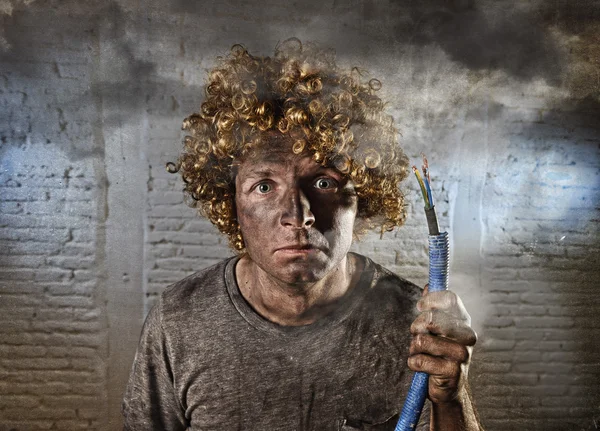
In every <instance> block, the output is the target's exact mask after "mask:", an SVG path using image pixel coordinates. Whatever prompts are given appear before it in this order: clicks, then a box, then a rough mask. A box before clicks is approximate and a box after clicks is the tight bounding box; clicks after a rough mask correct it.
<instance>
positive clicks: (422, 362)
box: [408, 354, 460, 379]
mask: <svg viewBox="0 0 600 431" xmlns="http://www.w3.org/2000/svg"><path fill="white" fill-rule="evenodd" d="M408 368H410V369H411V370H413V371H421V372H423V373H427V374H429V375H430V376H437V377H440V378H443V379H458V377H459V375H460V364H458V363H457V362H454V361H449V360H447V359H444V358H437V357H435V356H430V355H424V354H418V355H412V356H409V357H408Z"/></svg>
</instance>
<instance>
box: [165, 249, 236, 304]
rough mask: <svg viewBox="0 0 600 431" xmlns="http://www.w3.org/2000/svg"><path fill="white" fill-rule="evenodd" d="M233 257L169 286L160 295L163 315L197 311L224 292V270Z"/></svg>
mask: <svg viewBox="0 0 600 431" xmlns="http://www.w3.org/2000/svg"><path fill="white" fill-rule="evenodd" d="M232 259H234V258H233V257H231V258H228V259H224V260H222V261H221V262H218V263H216V264H214V265H212V266H209V267H207V268H204V269H202V270H200V271H197V272H195V273H193V274H191V275H189V276H187V277H185V278H183V279H181V280H179V281H177V282H175V283H173V284H171V285H169V286H168V287H167V288H166V289H165V290H164V291H163V292H162V294H161V296H160V302H161V308H162V311H163V313H169V312H174V311H179V312H181V311H185V310H186V309H192V308H194V309H197V308H198V307H201V306H202V305H203V304H206V303H210V302H211V301H212V300H214V299H215V298H216V297H219V296H221V297H222V296H223V295H224V294H225V292H226V284H225V283H226V282H225V269H226V267H227V264H228V263H229V262H230V261H231V260H232Z"/></svg>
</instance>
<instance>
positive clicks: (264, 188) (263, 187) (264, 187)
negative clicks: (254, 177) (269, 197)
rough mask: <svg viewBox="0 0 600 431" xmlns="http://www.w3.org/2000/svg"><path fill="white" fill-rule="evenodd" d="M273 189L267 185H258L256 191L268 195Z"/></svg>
mask: <svg viewBox="0 0 600 431" xmlns="http://www.w3.org/2000/svg"><path fill="white" fill-rule="evenodd" d="M272 189H273V187H271V184H268V183H260V184H259V185H258V186H257V187H256V190H258V192H259V193H263V194H264V193H269V192H270V191H271V190H272Z"/></svg>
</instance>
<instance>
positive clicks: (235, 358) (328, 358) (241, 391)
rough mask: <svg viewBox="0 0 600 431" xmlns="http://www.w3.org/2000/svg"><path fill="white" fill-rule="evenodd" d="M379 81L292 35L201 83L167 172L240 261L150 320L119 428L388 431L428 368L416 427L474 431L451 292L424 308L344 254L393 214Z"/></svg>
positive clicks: (417, 293) (214, 270) (167, 298)
mask: <svg viewBox="0 0 600 431" xmlns="http://www.w3.org/2000/svg"><path fill="white" fill-rule="evenodd" d="M379 87H380V83H379V81H377V80H371V81H369V82H368V83H366V84H365V83H362V82H361V80H360V75H359V74H358V73H356V71H355V70H353V71H352V72H351V73H350V74H343V73H342V72H340V71H339V69H338V68H337V67H336V66H335V63H334V61H333V57H332V55H331V53H329V52H323V51H320V50H319V49H317V48H316V47H315V46H311V45H307V46H302V44H301V43H300V42H299V41H297V40H296V39H292V40H289V41H286V42H285V43H284V44H282V45H281V46H280V47H279V48H278V50H277V51H276V54H275V56H274V57H273V58H269V57H255V56H252V55H250V54H249V53H248V52H247V51H246V50H245V49H244V48H243V47H241V46H235V47H234V48H233V49H232V53H231V55H230V56H228V57H227V58H225V59H223V60H222V61H221V63H220V64H219V66H218V67H216V68H215V69H214V70H212V71H211V72H210V74H209V82H208V84H207V87H206V93H207V99H206V101H205V102H204V103H203V104H202V107H201V112H200V113H199V114H194V115H192V116H191V117H189V118H188V119H186V121H185V122H184V128H185V129H186V130H188V131H189V132H190V136H188V137H186V140H185V143H184V144H185V150H184V153H183V154H182V156H181V157H180V159H179V162H178V166H177V170H178V171H180V172H181V175H182V177H183V180H184V182H185V191H186V192H187V193H188V194H189V195H190V196H191V197H192V198H193V199H194V200H195V201H197V204H198V208H199V209H200V210H201V212H202V213H203V214H204V215H206V216H207V217H208V218H209V219H210V220H211V221H212V222H213V223H214V224H215V225H216V226H217V227H218V228H219V229H220V231H221V232H223V233H224V234H226V235H228V237H229V239H230V243H231V245H232V247H233V248H234V249H235V250H237V251H238V252H239V253H238V255H237V256H236V257H235V258H231V259H228V260H226V261H224V262H222V263H220V264H217V265H215V266H213V267H211V268H208V269H205V270H203V271H200V272H198V273H196V274H194V275H192V276H190V277H187V278H186V279H184V280H182V281H180V282H178V283H175V284H174V285H173V286H171V287H169V288H168V289H167V290H166V291H165V292H164V293H163V295H162V296H161V298H160V301H159V302H158V304H157V305H156V306H155V307H154V308H153V309H152V311H151V312H150V314H149V315H148V318H147V320H146V323H145V325H144V329H143V332H142V337H141V341H140V345H139V347H138V351H137V353H136V357H135V362H134V366H133V369H132V373H131V377H130V381H129V384H128V387H127V391H126V394H125V400H124V403H123V413H124V416H125V428H126V429H131V430H138V429H140V430H141V429H161V430H184V429H192V430H232V429H238V430H353V429H362V430H388V429H394V427H395V424H396V421H397V419H398V414H399V411H400V410H401V407H402V403H403V400H404V397H405V396H406V392H407V388H408V386H409V384H410V379H411V375H412V373H410V371H409V368H410V369H411V370H414V371H424V372H427V373H430V374H431V378H430V384H429V394H428V395H429V396H428V398H429V400H430V401H429V402H428V405H427V406H426V411H425V412H424V414H423V415H422V418H421V422H420V424H419V426H418V428H417V429H421V430H423V429H429V428H430V429H433V430H442V429H443V430H478V429H480V426H479V424H478V421H477V419H476V415H475V412H474V409H473V406H472V404H471V399H470V396H469V393H468V388H467V370H468V365H469V361H470V355H471V349H472V346H473V344H474V343H475V340H476V335H475V333H474V332H473V330H472V329H471V328H470V326H469V321H470V318H469V316H468V314H467V313H466V311H465V310H464V307H463V306H462V303H461V301H460V299H459V298H458V297H457V296H456V295H455V294H453V293H451V292H435V293H432V294H429V295H425V296H423V297H422V298H421V290H420V289H419V288H418V287H416V286H415V285H413V284H411V283H410V282H408V281H406V280H404V279H402V278H399V277H398V276H396V275H394V274H392V273H390V272H389V271H387V270H385V269H384V268H382V267H380V266H379V265H377V264H375V263H374V262H373V261H371V260H370V259H368V258H366V257H364V256H360V255H358V254H354V253H350V252H349V249H350V246H351V243H352V240H353V237H354V236H356V235H358V234H360V233H361V232H364V231H365V230H366V229H367V228H369V227H372V226H375V225H378V226H380V227H381V229H382V230H383V229H385V230H391V229H393V228H394V227H395V226H400V225H401V224H402V223H403V222H404V219H405V211H404V206H403V197H402V195H401V193H400V191H399V188H398V183H399V182H400V181H401V180H403V179H404V178H405V177H406V176H407V172H408V170H407V167H408V163H407V158H406V156H405V155H404V154H403V152H402V151H401V149H400V148H399V147H398V144H397V141H396V135H397V133H396V130H395V129H394V127H393V124H392V122H391V121H390V120H389V117H387V116H385V115H384V114H383V104H382V102H381V99H380V98H379V97H377V96H375V94H374V93H375V92H376V91H377V90H378V89H379ZM420 298H421V299H420ZM415 306H416V308H417V309H418V311H419V312H420V313H419V314H418V315H417V316H416V318H415V314H416V310H415ZM411 333H412V335H413V336H414V337H413V338H412V341H411Z"/></svg>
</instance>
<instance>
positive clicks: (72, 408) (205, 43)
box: [0, 0, 600, 430]
mask: <svg viewBox="0 0 600 431" xmlns="http://www.w3.org/2000/svg"><path fill="white" fill-rule="evenodd" d="M312 3H313V4H312V5H311V7H306V5H292V6H289V5H288V6H286V7H282V6H281V3H277V2H275V1H271V0H269V1H267V2H236V1H223V2H220V3H218V4H214V5H210V6H205V7H202V8H195V7H191V6H189V5H188V3H185V2H179V1H172V2H167V3H161V4H158V3H154V2H152V1H145V2H143V4H140V3H139V2H137V3H132V2H128V1H121V2H112V3H102V4H98V3H97V2H74V1H73V2H71V1H66V2H65V1H62V2H58V1H57V2H54V3H53V2H45V3H41V2H29V3H27V4H26V2H19V1H7V2H4V3H3V6H2V8H0V14H1V15H0V20H1V21H0V24H1V25H0V30H1V31H0V42H1V43H0V47H1V49H0V112H1V114H0V138H1V141H0V157H1V169H0V376H1V378H0V430H4V429H6V430H10V429H15V430H29V429H32V430H35V429H66V430H70V429H106V430H108V429H111V430H112V429H119V428H120V427H119V403H120V397H121V394H122V390H123V387H124V385H125V380H126V378H127V374H128V372H129V369H130V366H131V362H132V359H133V352H134V350H135V347H136V343H137V339H138V337H139V331H140V328H141V324H142V322H143V319H144V317H145V315H146V313H147V312H148V310H149V309H150V307H151V306H152V305H153V304H154V303H155V300H156V297H157V295H158V294H159V293H160V292H161V291H162V290H163V289H164V288H165V287H166V286H167V285H168V284H170V283H172V282H174V281H177V280H178V279H180V278H182V277H183V276H185V275H187V274H189V273H192V272H194V271H196V270H199V269H201V268H203V267H206V266H208V265H211V264H213V263H215V262H217V261H219V260H220V259H222V258H224V257H227V256H230V255H231V251H230V250H228V248H227V246H226V244H227V241H226V239H225V238H223V237H221V236H219V235H218V234H217V233H216V229H214V227H212V226H211V225H210V223H208V222H207V221H205V220H202V219H200V218H198V217H197V216H196V214H195V210H193V209H191V208H189V207H187V206H186V205H185V204H184V203H183V197H182V195H181V188H182V184H181V181H180V179H179V178H178V177H177V176H174V175H170V174H168V173H167V172H166V171H165V169H164V166H165V163H166V162H168V161H174V160H175V159H176V157H177V153H178V151H179V149H180V141H181V138H182V135H181V132H180V130H179V127H180V124H181V120H182V119H183V118H184V117H185V116H186V115H188V114H189V113H191V112H192V111H194V110H197V109H198V107H199V103H200V101H201V94H202V89H201V86H202V83H203V80H204V73H205V71H206V69H207V68H208V67H210V66H211V65H212V64H213V61H214V58H215V57H216V55H218V54H223V53H224V52H226V50H227V48H228V47H229V46H231V45H232V44H233V43H236V42H245V43H246V44H247V45H248V46H249V48H251V49H252V50H253V51H257V52H260V53H269V52H270V51H271V49H272V48H273V47H274V46H275V44H276V43H277V41H279V40H283V39H285V38H287V37H289V36H292V35H295V36H298V37H301V38H303V39H307V38H308V37H309V36H310V38H313V39H315V40H318V41H321V42H323V43H326V44H329V45H330V46H333V47H335V48H336V49H337V51H338V57H339V59H340V62H341V63H342V64H343V65H345V66H352V65H355V64H358V65H359V66H362V67H365V68H367V69H369V70H371V71H372V72H373V74H374V75H375V76H378V77H382V78H384V79H382V81H383V83H384V90H385V91H386V97H387V99H389V101H390V109H391V113H392V114H393V115H394V117H395V118H396V119H397V120H398V121H399V123H400V126H401V129H402V134H403V138H402V140H403V143H404V146H405V149H406V152H407V154H408V155H409V156H410V157H411V159H412V160H413V161H414V162H415V163H418V161H419V154H420V153H421V151H424V152H425V153H426V154H427V155H428V156H429V158H430V161H431V165H432V175H433V176H434V183H433V188H434V195H435V196H436V200H437V209H438V216H439V219H440V225H441V226H443V227H445V228H446V229H448V231H449V233H450V236H451V242H452V273H451V280H452V288H453V289H454V290H456V291H457V292H458V293H459V294H460V295H461V297H462V298H463V300H464V302H465V304H466V306H467V308H468V310H469V311H470V313H471V315H472V318H473V325H474V326H475V328H476V329H477V331H478V333H479V335H480V340H479V343H478V346H477V348H476V351H475V356H474V362H473V365H472V367H471V381H472V385H473V392H474V394H475V398H476V405H477V406H478V409H479V413H480V416H481V418H482V421H483V423H484V424H485V426H486V429H489V430H511V429H515V430H516V429H528V430H529V429H531V430H553V429H555V430H565V429H569V430H570V429H573V430H582V429H596V428H597V425H595V423H596V424H600V410H599V406H600V394H599V392H598V389H597V388H598V387H600V369H599V366H598V360H597V359H596V358H595V357H594V353H596V352H598V351H599V350H600V345H599V342H598V341H597V340H598V337H600V319H599V318H598V317H597V313H598V306H597V305H595V304H596V303H597V301H595V300H594V294H595V290H596V289H595V288H596V286H597V285H598V281H599V279H600V272H599V269H598V268H599V265H598V264H599V263H600V262H599V260H600V259H599V256H600V247H599V246H598V244H599V241H598V240H599V238H598V236H599V230H598V220H599V219H600V217H599V214H598V212H599V210H598V202H599V201H600V196H599V194H600V178H599V175H600V166H599V164H600V154H599V153H600V131H599V129H598V119H599V112H600V109H599V104H598V93H597V88H596V90H594V88H595V87H593V85H592V84H593V83H592V84H590V83H589V82H587V81H585V76H595V75H594V73H596V72H597V66H594V63H593V59H594V58H596V57H595V56H594V55H593V52H592V53H590V52H589V51H590V49H592V48H590V47H593V46H594V45H593V44H592V43H589V46H588V45H583V46H582V45H577V43H579V42H578V41H581V40H585V35H586V34H587V33H586V31H587V30H586V29H587V28H588V27H586V26H587V25H591V24H590V23H592V24H593V23H594V20H593V14H592V18H589V17H588V15H589V14H588V13H587V12H586V14H584V15H585V16H586V17H588V18H586V20H583V19H582V16H579V15H578V14H577V13H571V14H569V13H570V12H569V11H568V10H567V9H565V4H566V3H563V2H556V3H553V6H552V7H553V8H555V9H552V10H550V12H548V10H546V9H544V7H542V4H541V3H540V4H539V5H538V6H536V7H538V9H536V11H537V12H539V13H538V14H537V15H536V17H537V16H542V17H544V16H546V15H548V14H549V15H548V16H551V17H553V18H552V19H553V20H554V21H553V23H554V24H553V25H554V27H552V28H550V29H546V28H544V27H539V26H538V27H536V25H534V24H530V25H529V26H530V27H532V30H531V31H532V32H531V33H527V34H522V33H520V31H521V29H522V28H526V27H527V26H519V25H517V24H518V23H519V22H522V21H521V20H523V19H525V18H524V17H527V15H526V14H524V13H525V12H523V10H521V9H522V8H521V9H519V8H516V10H517V9H518V10H519V11H520V12H519V13H523V14H524V15H515V16H512V15H510V13H508V12H506V11H505V12H498V9H493V8H492V9H493V10H496V12H493V13H495V15H494V14H493V13H492V12H489V11H488V10H487V9H485V7H484V6H485V5H486V3H485V2H475V3H473V4H475V6H473V7H471V8H469V7H470V6H468V5H467V3H469V2H460V1H456V2H453V8H454V9H451V10H450V12H449V11H448V10H446V12H445V13H446V15H435V14H433V15H431V16H437V17H438V18H439V17H440V16H444V17H446V18H445V19H450V22H453V21H452V18H448V17H449V16H450V17H455V18H454V19H455V20H457V21H458V22H460V23H461V26H459V27H460V28H471V29H472V33H473V34H476V35H478V39H477V43H473V40H472V39H470V38H471V37H472V36H471V35H470V33H468V32H466V33H464V32H463V33H461V32H457V33H456V34H453V35H446V36H444V37H437V36H436V33H435V31H434V29H436V28H443V26H444V22H446V21H444V20H442V21H439V22H437V24H436V25H435V26H432V25H433V24H432V23H433V21H431V20H429V18H428V17H430V15H429V14H430V13H431V12H432V11H433V10H434V9H435V8H440V7H441V6H439V5H436V3H435V2H429V3H427V4H424V5H422V6H411V7H409V6H402V3H401V2H386V1H382V2H370V1H366V0H356V1H351V2H344V3H343V4H341V3H339V2H333V3H331V4H329V3H326V2H312ZM471 3H472V2H471ZM471 3H469V4H471ZM190 4H191V3H190ZM411 4H412V3H411ZM415 4H416V3H415ZM578 4H579V6H580V7H581V8H583V9H585V10H587V11H590V10H592V9H590V8H591V7H592V5H591V4H588V3H585V2H580V3H578ZM7 5H8V6H7ZM407 5H408V3H407ZM528 5H529V6H531V5H537V3H535V2H528ZM586 5H587V6H586ZM9 6H10V7H9ZM529 6H528V7H529ZM289 7H291V8H292V9H293V12H294V13H290V9H289ZM465 8H466V9H465ZM492 9H490V10H492ZM567 12H569V13H567ZM571 12H572V11H571ZM453 14H454V15H453ZM415 17H421V18H422V19H421V20H420V21H419V22H421V23H422V25H423V26H424V27H423V28H422V29H421V30H422V31H421V32H419V30H415V29H416V26H417V21H413V18H415ZM567 18H569V19H567ZM415 19H416V18H415ZM436 19H437V18H436ZM463 19H464V21H461V20H463ZM536 19H537V18H536ZM527 22H530V23H534V22H536V21H527ZM423 23H424V24H423ZM514 23H516V24H514ZM561 23H563V24H564V25H563V24H561ZM496 24H497V25H498V26H497V27H494V25H496ZM567 24H568V25H567ZM436 26H437V27H436ZM470 26H474V27H470ZM486 26H487V27H486ZM257 28H260V29H261V31H260V34H259V35H258V34H257V31H256V29H257ZM404 29H408V30H404ZM410 29H413V30H410ZM411 31H414V32H416V33H414V34H412V33H411ZM439 34H442V33H439ZM573 35H577V37H572V36H573ZM442 36H443V34H442ZM436 37H437V38H436ZM557 38H558V39H557ZM407 40H410V41H411V42H410V43H408V42H406V41H407ZM453 43H454V45H453ZM482 46H483V47H487V48H489V49H486V50H480V48H481V47H482ZM374 47H376V48H377V49H375V48H374ZM456 47H462V48H463V49H456ZM491 47H494V49H491ZM569 47H570V48H571V49H570V51H569V50H568V49H566V48H569ZM568 52H571V54H567V53H568ZM579 52H584V53H587V54H585V55H581V56H580V57H576V56H575V55H576V54H577V53H579ZM469 53H474V54H473V55H474V57H469V56H468V54H469ZM528 53H529V54H528ZM532 53H535V54H532ZM568 55H571V57H569V56H568ZM565 56H566V57H565ZM586 58H587V59H588V60H586ZM548 59H552V60H551V61H550V60H548ZM561 61H562V62H563V63H564V64H562V65H560V64H558V65H556V67H554V66H555V63H560V62H561ZM481 62H484V63H485V64H484V63H481ZM559 66H560V67H559ZM575 66H576V67H575ZM486 67H487V69H486ZM594 67H596V69H594ZM590 68H591V69H590ZM577 70H581V71H584V72H585V73H583V74H582V75H577V73H576V72H577ZM561 74H562V75H561ZM560 76H567V78H564V80H563V81H560V80H558V79H559V78H557V77H560ZM582 76H583V78H582ZM561 79H562V78H561ZM565 82H566V84H565ZM569 82H571V83H577V85H578V87H577V88H578V91H571V90H572V88H571V87H569V85H570V84H569ZM582 83H583V84H586V83H587V84H590V85H589V86H588V87H586V86H585V85H583V84H582ZM587 84H586V85H587ZM581 88H591V89H592V90H589V91H587V92H586V91H583V90H581ZM594 91H595V92H594ZM585 97H587V99H585V100H584V98H585ZM582 101H585V102H586V103H583V102H582ZM404 189H405V191H406V194H407V196H408V205H409V208H408V209H409V220H408V222H407V224H406V226H404V227H403V228H402V229H400V230H398V231H395V232H393V233H386V234H385V235H383V237H382V238H380V237H379V234H372V235H369V236H367V237H366V238H364V239H363V241H361V242H360V243H357V244H355V245H354V250H355V251H358V252H360V253H363V254H366V255H368V256H370V257H372V258H373V259H374V260H375V261H377V262H379V263H381V264H383V265H385V266H387V267H389V268H391V269H392V270H394V271H395V272H397V273H399V274H401V275H403V276H404V277H406V278H408V279H410V280H412V281H414V282H416V283H418V284H424V283H425V282H426V274H427V250H426V236H425V235H426V227H425V220H424V216H423V213H422V209H421V206H422V204H421V202H420V198H419V196H418V191H417V187H416V182H415V181H414V180H413V179H412V178H411V179H409V180H408V181H407V183H406V184H405V186H404ZM594 421H596V422H594Z"/></svg>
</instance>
